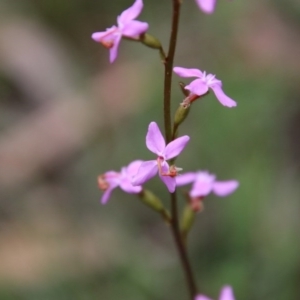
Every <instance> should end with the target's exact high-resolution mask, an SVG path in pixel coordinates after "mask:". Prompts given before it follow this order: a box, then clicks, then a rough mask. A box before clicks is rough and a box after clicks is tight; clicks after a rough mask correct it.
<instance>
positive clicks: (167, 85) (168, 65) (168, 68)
mask: <svg viewBox="0 0 300 300" xmlns="http://www.w3.org/2000/svg"><path fill="white" fill-rule="evenodd" d="M180 5H181V0H173V17H172V27H171V36H170V42H169V51H168V56H167V57H166V61H165V82H164V121H165V135H166V141H167V143H169V142H170V141H171V137H172V125H171V85H172V71H173V70H172V69H173V62H174V55H175V49H176V42H177V33H178V25H179V16H180Z"/></svg>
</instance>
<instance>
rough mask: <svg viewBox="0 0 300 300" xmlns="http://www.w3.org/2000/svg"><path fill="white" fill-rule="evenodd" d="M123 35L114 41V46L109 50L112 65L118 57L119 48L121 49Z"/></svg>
mask: <svg viewBox="0 0 300 300" xmlns="http://www.w3.org/2000/svg"><path fill="white" fill-rule="evenodd" d="M121 37H122V36H121V35H117V36H116V37H115V39H114V41H113V42H114V45H113V46H112V48H110V50H109V61H110V62H111V63H113V62H114V61H115V60H116V58H117V56H118V48H119V44H120V41H121Z"/></svg>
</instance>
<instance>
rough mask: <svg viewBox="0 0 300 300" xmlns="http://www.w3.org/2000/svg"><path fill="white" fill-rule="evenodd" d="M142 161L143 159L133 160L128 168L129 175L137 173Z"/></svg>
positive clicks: (127, 173)
mask: <svg viewBox="0 0 300 300" xmlns="http://www.w3.org/2000/svg"><path fill="white" fill-rule="evenodd" d="M142 162H143V161H142V160H134V161H133V162H131V163H130V164H129V165H128V166H127V168H126V175H127V176H134V175H136V174H137V172H138V170H139V168H140V166H141V164H142Z"/></svg>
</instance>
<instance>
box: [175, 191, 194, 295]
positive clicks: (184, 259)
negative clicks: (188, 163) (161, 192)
mask: <svg viewBox="0 0 300 300" xmlns="http://www.w3.org/2000/svg"><path fill="white" fill-rule="evenodd" d="M171 214H172V222H171V228H172V232H173V236H174V239H175V243H176V247H177V250H178V253H179V257H180V261H181V265H182V268H183V270H184V273H185V278H186V282H187V285H188V289H189V294H190V299H191V300H194V299H195V296H196V295H197V286H196V283H195V279H194V276H193V272H192V268H191V264H190V262H189V259H188V256H187V252H186V247H185V244H184V241H183V239H182V235H181V232H180V228H179V220H178V211H177V196H176V191H175V192H174V193H173V194H171Z"/></svg>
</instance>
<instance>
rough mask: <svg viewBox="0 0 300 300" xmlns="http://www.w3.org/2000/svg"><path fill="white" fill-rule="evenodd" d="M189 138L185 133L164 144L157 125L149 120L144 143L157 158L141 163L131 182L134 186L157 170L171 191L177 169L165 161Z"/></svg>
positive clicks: (171, 191)
mask: <svg viewBox="0 0 300 300" xmlns="http://www.w3.org/2000/svg"><path fill="white" fill-rule="evenodd" d="M189 140H190V138H189V137H188V136H187V135H185V136H182V137H179V138H177V139H175V140H174V141H172V142H170V143H169V144H168V145H166V142H165V140H164V138H163V136H162V134H161V131H160V130H159V127H158V126H157V124H156V123H155V122H151V123H150V124H149V128H148V132H147V135H146V145H147V148H148V149H149V150H150V151H151V152H153V153H154V154H156V155H157V158H156V159H155V160H149V161H145V162H143V163H142V164H141V166H140V168H139V170H138V172H137V174H136V176H134V177H133V180H132V184H133V185H134V186H136V185H142V184H144V183H145V182H146V181H148V180H149V179H151V178H152V177H154V176H155V175H156V174H157V172H158V173H159V177H160V179H161V180H162V181H163V182H164V184H165V185H166V186H167V188H168V190H169V192H170V193H173V192H174V191H175V188H176V180H175V177H176V176H177V171H178V169H177V168H176V167H175V166H171V167H169V164H168V163H167V162H166V161H167V160H169V159H172V158H174V157H176V156H178V155H179V154H180V152H181V151H182V150H183V149H184V147H185V146H186V144H187V143H188V141H189Z"/></svg>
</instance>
